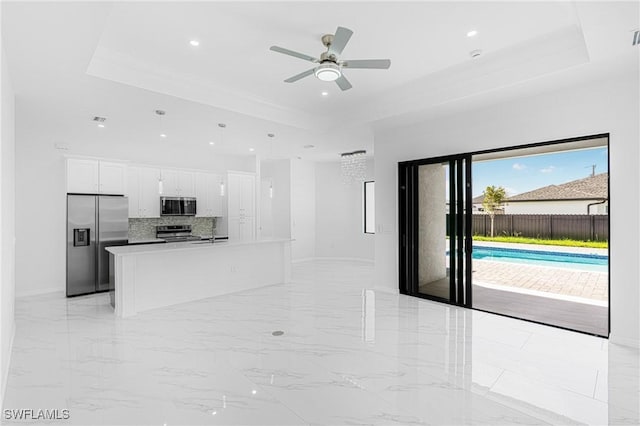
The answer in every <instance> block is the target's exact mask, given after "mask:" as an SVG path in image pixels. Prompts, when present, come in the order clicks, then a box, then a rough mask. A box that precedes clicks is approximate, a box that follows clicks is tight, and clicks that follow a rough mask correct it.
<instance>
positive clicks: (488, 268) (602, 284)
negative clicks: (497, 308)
mask: <svg viewBox="0 0 640 426" xmlns="http://www.w3.org/2000/svg"><path fill="white" fill-rule="evenodd" d="M478 243H479V244H478V245H482V246H492V247H503V248H519V249H525V250H540V251H562V252H573V253H581V254H585V253H589V254H598V255H607V254H608V251H607V250H606V249H579V248H575V247H559V246H537V245H531V244H505V243H487V242H485V241H482V242H478ZM608 278H609V277H608V274H607V273H604V272H593V271H579V270H575V269H565V268H554V267H547V266H539V265H526V264H514V263H506V262H499V261H491V260H478V259H474V260H473V281H474V282H476V283H487V284H493V285H501V286H506V287H512V288H522V289H526V290H533V291H540V292H545V293H551V294H558V295H565V296H573V297H579V298H583V299H590V300H596V301H606V300H607V299H608V286H609V279H608Z"/></svg>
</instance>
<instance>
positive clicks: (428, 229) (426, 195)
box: [417, 162, 455, 300]
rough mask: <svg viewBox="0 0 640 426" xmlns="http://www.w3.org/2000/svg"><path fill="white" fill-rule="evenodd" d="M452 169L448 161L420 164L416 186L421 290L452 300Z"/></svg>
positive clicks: (419, 286) (430, 294) (419, 285)
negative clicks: (449, 219) (449, 238)
mask: <svg viewBox="0 0 640 426" xmlns="http://www.w3.org/2000/svg"><path fill="white" fill-rule="evenodd" d="M449 169H450V167H449V163H448V162H447V163H436V164H426V165H422V166H419V167H418V188H417V189H418V292H419V293H421V294H424V295H428V296H434V297H439V298H442V299H446V300H449V299H450V285H449V271H450V257H449V255H450V253H449V248H450V247H449V240H448V234H447V230H448V228H449V226H448V224H447V220H448V217H449V211H450V209H451V207H450V203H449V201H450V200H449V198H450V186H449V173H450V170H449ZM454 208H455V207H454ZM454 257H455V254H454Z"/></svg>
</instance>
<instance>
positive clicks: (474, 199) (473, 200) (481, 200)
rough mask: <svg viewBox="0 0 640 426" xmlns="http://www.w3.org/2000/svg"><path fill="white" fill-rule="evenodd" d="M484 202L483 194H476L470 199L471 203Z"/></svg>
mask: <svg viewBox="0 0 640 426" xmlns="http://www.w3.org/2000/svg"><path fill="white" fill-rule="evenodd" d="M483 202H484V194H482V195H478V196H477V197H474V198H473V199H472V200H471V203H472V204H482V203H483Z"/></svg>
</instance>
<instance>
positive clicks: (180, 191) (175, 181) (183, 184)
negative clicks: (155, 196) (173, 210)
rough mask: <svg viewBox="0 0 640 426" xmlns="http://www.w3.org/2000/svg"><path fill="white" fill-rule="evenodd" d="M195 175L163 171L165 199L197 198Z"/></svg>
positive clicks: (169, 170) (178, 171) (176, 171)
mask: <svg viewBox="0 0 640 426" xmlns="http://www.w3.org/2000/svg"><path fill="white" fill-rule="evenodd" d="M194 175H195V173H193V172H188V171H184V170H171V169H162V187H163V188H162V195H163V196H165V197H195V196H196V184H195V177H194Z"/></svg>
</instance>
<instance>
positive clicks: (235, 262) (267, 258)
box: [107, 239, 291, 317]
mask: <svg viewBox="0 0 640 426" xmlns="http://www.w3.org/2000/svg"><path fill="white" fill-rule="evenodd" d="M107 251H109V252H110V253H111V256H110V257H111V264H112V265H113V270H112V272H111V273H110V274H111V275H112V282H113V287H114V288H115V290H114V293H113V300H114V303H115V311H116V315H118V316H120V317H127V316H131V315H135V314H136V313H138V312H142V311H146V310H149V309H155V308H160V307H163V306H170V305H175V304H178V303H184V302H189V301H192V300H199V299H204V298H206V297H213V296H219V295H222V294H228V293H234V292H238V291H243V290H248V289H253V288H258V287H263V286H266V285H272V284H281V283H288V282H289V281H290V278H291V240H286V239H280V240H275V239H274V240H258V241H249V242H239V243H233V242H220V243H215V244H211V243H202V242H200V241H198V242H190V243H166V244H152V245H137V246H136V245H133V246H121V247H108V248H107Z"/></svg>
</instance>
